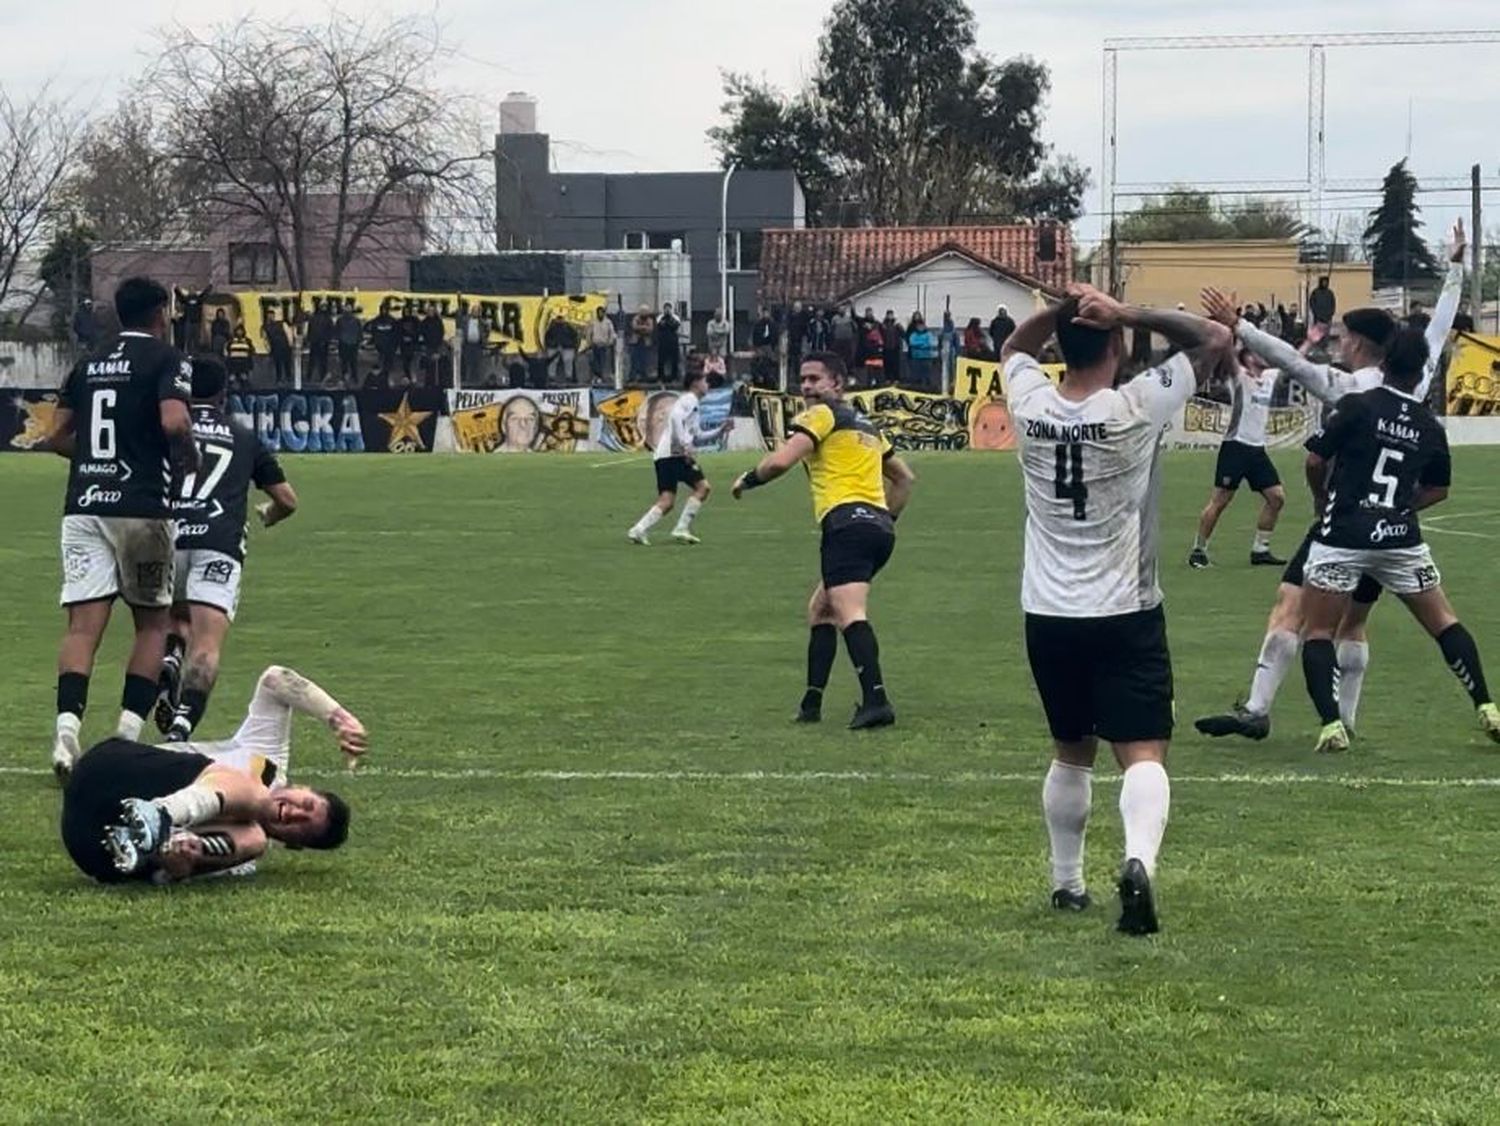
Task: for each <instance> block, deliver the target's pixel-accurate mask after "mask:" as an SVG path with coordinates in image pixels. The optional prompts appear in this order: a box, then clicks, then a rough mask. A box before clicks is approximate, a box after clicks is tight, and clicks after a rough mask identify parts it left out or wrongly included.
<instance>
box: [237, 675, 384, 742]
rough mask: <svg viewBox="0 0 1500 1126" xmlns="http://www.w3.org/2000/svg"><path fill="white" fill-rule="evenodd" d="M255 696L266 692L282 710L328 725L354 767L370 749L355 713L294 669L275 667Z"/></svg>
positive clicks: (362, 725) (262, 682)
mask: <svg viewBox="0 0 1500 1126" xmlns="http://www.w3.org/2000/svg"><path fill="white" fill-rule="evenodd" d="M256 692H257V693H259V692H267V693H269V694H270V695H271V696H272V697H273V698H274V699H275V700H276V701H277V702H278V703H280V704H281V705H282V706H283V707H287V708H291V709H292V711H294V712H301V713H302V714H303V715H308V716H312V717H313V718H314V719H316V720H318V721H320V722H322V723H326V724H327V725H328V727H329V730H331V731H332V732H333V734H334V737H335V738H336V739H337V740H338V744H339V750H341V751H343V752H344V756H345V758H346V759H348V760H349V762H350V765H351V766H352V764H353V760H354V759H357V758H358V757H359V756H360V755H362V754H364V753H365V752H366V751H368V750H369V749H370V737H369V735H368V733H366V731H365V726H364V724H363V723H361V722H360V721H359V719H358V718H357V717H356V716H355V715H354V713H353V712H351V711H350V710H349V709H348V708H346V707H344V706H343V705H342V704H340V703H339V702H338V701H337V700H335V699H334V698H333V697H332V696H330V695H329V694H328V693H327V692H325V691H324V690H323V689H322V688H321V687H319V686H318V685H317V684H315V683H314V682H313V681H311V680H309V679H308V678H307V677H305V676H303V675H302V674H301V673H299V672H297V671H296V670H295V669H289V668H286V667H284V666H282V665H272V666H271V667H270V668H268V669H266V671H265V672H263V673H261V674H260V683H259V685H258V686H257V688H256Z"/></svg>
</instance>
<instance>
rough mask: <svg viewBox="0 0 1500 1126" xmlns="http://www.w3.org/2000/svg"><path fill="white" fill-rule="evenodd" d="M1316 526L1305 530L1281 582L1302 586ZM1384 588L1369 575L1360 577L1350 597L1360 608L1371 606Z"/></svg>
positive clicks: (1282, 574)
mask: <svg viewBox="0 0 1500 1126" xmlns="http://www.w3.org/2000/svg"><path fill="white" fill-rule="evenodd" d="M1317 528H1318V526H1317V525H1316V524H1314V525H1313V526H1312V527H1311V528H1309V529H1308V530H1307V535H1305V536H1303V537H1302V542H1301V543H1300V544H1298V545H1297V552H1296V554H1295V555H1293V556H1292V557H1291V559H1289V560H1288V561H1287V565H1286V570H1285V571H1283V572H1281V581H1282V582H1284V583H1289V584H1291V585H1292V586H1301V585H1302V572H1303V571H1304V570H1305V569H1306V567H1307V553H1308V552H1309V551H1311V550H1312V545H1313V533H1314V532H1315V531H1317ZM1384 589H1385V588H1384V587H1383V586H1381V585H1380V581H1379V580H1378V579H1375V578H1372V577H1371V576H1369V575H1361V576H1360V578H1359V585H1358V586H1356V587H1355V588H1354V594H1353V595H1352V596H1351V597H1352V598H1353V599H1354V601H1356V602H1358V603H1359V604H1360V605H1361V606H1372V605H1374V604H1375V603H1376V602H1378V601H1380V592H1381V591H1383V590H1384Z"/></svg>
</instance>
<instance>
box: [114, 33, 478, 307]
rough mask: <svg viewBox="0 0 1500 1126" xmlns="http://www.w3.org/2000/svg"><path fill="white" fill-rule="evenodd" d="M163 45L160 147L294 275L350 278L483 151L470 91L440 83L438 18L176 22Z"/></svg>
mask: <svg viewBox="0 0 1500 1126" xmlns="http://www.w3.org/2000/svg"><path fill="white" fill-rule="evenodd" d="M161 45H162V50H161V54H160V56H159V58H158V59H157V60H156V62H155V63H154V64H153V66H152V67H151V68H150V69H149V71H148V72H147V74H146V76H145V78H144V79H143V80H142V83H141V85H140V88H139V91H138V92H139V94H141V95H142V96H146V97H149V98H150V99H152V101H153V103H154V104H155V105H158V106H160V107H161V109H162V110H163V114H164V119H165V120H166V121H167V122H168V124H167V127H166V129H165V133H164V138H163V140H164V143H165V151H166V152H167V154H168V155H169V156H170V157H171V159H172V160H173V161H175V162H176V164H177V165H178V168H179V171H180V174H181V175H182V176H183V177H184V178H185V179H186V180H187V181H188V182H190V183H193V184H196V185H197V186H198V193H199V201H200V204H201V205H202V207H203V209H204V211H205V214H206V216H207V218H208V220H209V221H210V222H224V221H228V222H232V221H233V220H234V219H235V218H236V217H240V218H243V217H250V218H252V219H254V220H255V221H256V226H257V227H258V228H260V229H263V230H264V231H265V232H266V236H267V238H268V239H269V240H270V242H271V244H272V246H273V247H274V249H275V252H276V255H277V257H278V258H279V259H280V261H281V264H282V266H283V267H284V269H285V271H286V277H287V280H288V282H289V283H290V284H291V285H292V287H294V288H298V289H302V288H309V287H310V283H311V281H312V279H314V278H315V277H319V276H320V275H321V276H324V277H326V278H327V280H328V282H329V284H331V285H333V286H339V285H341V284H342V281H343V276H344V271H345V270H346V269H347V268H348V267H349V264H350V262H351V261H353V259H354V257H355V255H356V254H358V253H360V252H361V251H363V250H369V249H372V248H375V249H378V248H381V247H382V246H384V245H386V243H387V240H388V237H389V236H390V235H391V234H392V232H394V231H397V230H399V231H401V232H410V231H411V230H412V228H413V225H414V223H415V224H420V223H421V222H422V220H423V216H424V215H425V213H426V211H427V209H428V208H429V206H431V205H433V204H434V203H435V202H436V201H438V200H441V199H448V198H451V197H458V198H462V196H463V195H464V194H465V192H466V191H467V190H468V187H469V185H471V183H472V181H473V179H474V177H475V176H476V175H478V174H479V173H480V172H482V170H483V166H484V165H485V163H486V162H487V161H488V157H487V156H486V155H485V154H483V153H480V152H478V151H471V149H470V142H469V140H468V139H467V138H466V137H465V135H464V108H465V103H464V102H463V101H462V100H461V99H456V98H454V97H453V96H451V95H449V94H446V93H444V92H443V91H441V90H439V89H437V88H435V87H434V86H433V85H431V77H430V76H431V75H433V74H434V73H436V72H437V71H438V70H439V69H440V64H441V63H442V61H443V60H444V59H445V58H446V57H447V55H448V51H447V49H446V48H445V47H444V45H443V42H442V37H441V34H440V31H439V29H438V28H437V26H436V25H435V24H433V23H431V22H428V21H424V20H421V19H418V18H415V17H410V18H403V19H397V20H394V21H391V22H385V23H375V22H373V21H371V20H365V21H358V20H355V19H351V18H349V17H346V16H342V15H338V14H335V15H334V16H332V17H330V20H329V22H328V23H327V24H326V25H321V26H316V27H289V26H281V25H278V24H273V23H268V22H265V21H262V20H257V19H253V18H252V19H245V20H241V21H240V22H238V23H235V24H230V25H227V26H224V27H220V28H218V29H217V30H215V31H213V32H212V33H210V34H209V35H208V36H207V37H206V38H205V37H200V36H199V35H197V34H196V33H194V32H192V31H190V30H188V29H186V28H182V27H178V28H174V29H172V30H171V31H169V32H166V33H163V35H162V36H161ZM319 244H324V245H326V246H327V247H328V260H327V261H326V262H323V263H319V264H318V265H321V266H323V267H324V269H323V270H315V269H314V263H313V262H312V261H310V260H309V255H310V254H311V253H312V248H313V247H314V246H317V245H319ZM396 249H401V248H399V247H396Z"/></svg>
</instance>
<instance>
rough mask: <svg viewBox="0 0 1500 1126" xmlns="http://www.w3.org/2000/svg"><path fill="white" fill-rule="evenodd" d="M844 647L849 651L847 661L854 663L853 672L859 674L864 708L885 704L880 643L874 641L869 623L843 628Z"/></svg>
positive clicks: (853, 624)
mask: <svg viewBox="0 0 1500 1126" xmlns="http://www.w3.org/2000/svg"><path fill="white" fill-rule="evenodd" d="M844 645H845V647H846V648H847V649H848V650H849V660H851V661H853V662H854V671H855V672H856V673H858V674H859V687H860V690H861V691H862V692H863V693H864V706H865V707H872V706H873V707H878V706H880V705H882V704H885V703H887V700H886V698H885V679H884V678H883V677H882V676H881V675H880V643H879V642H878V641H876V640H875V630H874V627H872V626H871V625H870V623H869V622H864V621H861V622H851V623H850V624H849V625H847V626H845V627H844Z"/></svg>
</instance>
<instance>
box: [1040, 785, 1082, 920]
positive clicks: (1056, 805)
mask: <svg viewBox="0 0 1500 1126" xmlns="http://www.w3.org/2000/svg"><path fill="white" fill-rule="evenodd" d="M1093 783H1094V772H1093V770H1092V769H1091V768H1090V767H1087V766H1074V765H1072V764H1071V763H1066V762H1058V761H1056V760H1054V761H1053V763H1052V765H1051V766H1050V767H1049V768H1048V769H1047V780H1046V781H1045V782H1043V783H1042V813H1043V815H1044V816H1045V817H1046V820H1047V837H1048V839H1049V840H1050V841H1051V842H1052V887H1053V890H1056V889H1058V888H1066V889H1067V890H1068V891H1072V892H1078V893H1080V894H1081V893H1082V892H1083V845H1084V834H1085V833H1086V832H1087V831H1088V826H1089V807H1090V806H1091V805H1092V804H1093V800H1094V799H1093V789H1094V786H1093Z"/></svg>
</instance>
